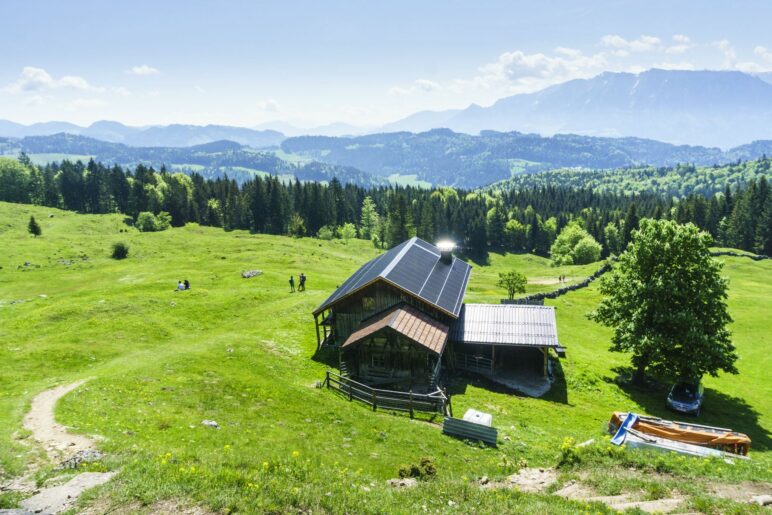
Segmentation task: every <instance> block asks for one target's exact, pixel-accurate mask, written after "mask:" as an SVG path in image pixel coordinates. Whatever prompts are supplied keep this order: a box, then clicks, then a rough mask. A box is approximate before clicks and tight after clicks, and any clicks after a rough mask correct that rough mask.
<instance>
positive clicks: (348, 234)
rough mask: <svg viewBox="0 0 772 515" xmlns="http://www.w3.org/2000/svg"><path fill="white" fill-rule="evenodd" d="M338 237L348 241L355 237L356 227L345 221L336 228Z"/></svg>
mask: <svg viewBox="0 0 772 515" xmlns="http://www.w3.org/2000/svg"><path fill="white" fill-rule="evenodd" d="M338 237H339V238H340V239H342V240H344V241H348V240H350V239H352V238H356V237H357V228H356V226H355V225H354V224H352V223H345V224H343V225H342V226H340V227H339V228H338Z"/></svg>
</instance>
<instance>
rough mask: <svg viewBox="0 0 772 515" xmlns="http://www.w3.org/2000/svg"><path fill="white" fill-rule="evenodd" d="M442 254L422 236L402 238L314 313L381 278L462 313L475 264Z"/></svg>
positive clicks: (357, 272) (350, 278)
mask: <svg viewBox="0 0 772 515" xmlns="http://www.w3.org/2000/svg"><path fill="white" fill-rule="evenodd" d="M440 257H441V255H440V250H439V249H438V248H437V247H435V246H434V245H432V244H431V243H427V242H425V241H424V240H422V239H420V238H415V237H414V238H411V239H409V240H407V241H405V242H402V243H400V244H399V245H397V246H396V247H394V248H393V249H391V250H389V251H387V252H385V253H383V254H381V255H380V256H378V257H376V258H375V259H372V260H370V261H368V262H367V263H365V264H364V265H362V266H361V267H360V268H359V270H357V271H356V272H354V274H353V275H352V276H351V277H349V278H348V279H346V281H345V282H344V283H343V284H342V285H341V286H340V287H339V288H338V289H337V290H335V291H334V292H333V294H332V295H330V296H329V297H328V298H327V300H325V301H324V302H323V303H322V304H321V305H320V306H319V307H318V308H316V309H315V310H314V314H318V313H320V312H321V311H323V310H325V309H328V308H330V307H331V306H332V305H333V304H335V303H336V302H338V301H340V300H341V299H344V298H345V297H347V296H348V295H350V294H352V293H354V292H356V291H358V290H360V289H361V288H363V287H365V286H367V285H368V284H370V283H372V282H374V281H376V280H379V279H380V280H384V281H385V282H388V283H391V284H393V285H394V286H396V287H398V288H400V289H402V290H405V291H407V292H409V293H410V294H412V295H414V296H416V297H418V298H420V299H421V300H423V301H425V302H427V303H428V304H431V305H433V306H435V307H437V308H439V309H440V310H442V311H445V312H447V313H449V314H451V315H453V316H454V317H458V315H459V312H460V311H461V305H462V301H463V299H464V292H465V291H466V285H467V283H468V282H469V274H470V273H471V271H472V267H471V266H469V265H468V264H467V263H465V262H464V261H463V260H461V259H458V258H457V257H453V258H452V259H451V260H450V261H449V262H448V261H445V260H442V259H440Z"/></svg>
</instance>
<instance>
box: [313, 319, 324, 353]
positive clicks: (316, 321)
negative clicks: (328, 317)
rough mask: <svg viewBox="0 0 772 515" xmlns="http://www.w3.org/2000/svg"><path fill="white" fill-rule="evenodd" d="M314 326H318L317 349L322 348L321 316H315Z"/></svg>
mask: <svg viewBox="0 0 772 515" xmlns="http://www.w3.org/2000/svg"><path fill="white" fill-rule="evenodd" d="M314 325H315V326H316V348H317V350H318V349H321V348H322V340H321V339H320V338H319V315H314Z"/></svg>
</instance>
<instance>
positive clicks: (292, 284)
mask: <svg viewBox="0 0 772 515" xmlns="http://www.w3.org/2000/svg"><path fill="white" fill-rule="evenodd" d="M289 283H290V293H293V292H294V291H295V276H293V275H291V276H290V280H289Z"/></svg>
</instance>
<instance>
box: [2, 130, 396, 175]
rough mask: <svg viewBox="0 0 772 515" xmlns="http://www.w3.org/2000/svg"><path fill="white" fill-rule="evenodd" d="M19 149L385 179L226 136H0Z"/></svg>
mask: <svg viewBox="0 0 772 515" xmlns="http://www.w3.org/2000/svg"><path fill="white" fill-rule="evenodd" d="M106 128H109V126H107V127H106ZM21 151H24V152H26V153H27V154H28V155H30V156H31V157H32V158H33V160H35V161H37V159H38V158H37V157H36V155H37V154H58V155H61V156H62V159H65V158H67V155H68V154H69V155H71V156H73V157H71V158H70V159H76V158H77V159H83V158H82V157H80V156H91V157H92V158H93V159H94V160H96V161H100V162H102V163H105V164H108V165H112V164H118V165H121V166H128V167H134V166H137V165H138V164H144V165H148V166H153V167H155V168H156V169H159V168H160V167H161V166H166V167H167V169H170V170H173V171H183V172H187V173H191V172H196V173H198V174H200V175H203V176H204V177H210V178H211V177H224V176H226V175H227V176H228V177H229V178H231V179H235V180H236V181H239V182H244V181H247V180H249V179H251V178H253V177H254V176H255V175H266V174H271V175H277V176H280V177H281V178H282V179H283V180H291V179H292V178H293V177H297V178H298V179H300V180H302V181H329V180H331V179H332V178H333V177H337V178H338V179H339V180H340V181H341V182H351V183H356V184H361V185H373V184H382V183H385V181H383V180H378V179H375V178H373V176H371V175H370V174H367V173H365V172H362V171H361V170H358V169H356V168H353V167H350V166H339V165H334V164H329V163H322V162H318V161H308V162H303V163H294V162H289V161H286V160H284V159H282V158H281V157H279V156H277V155H276V153H275V152H271V151H257V150H255V149H254V148H252V147H247V146H245V145H242V144H240V143H237V142H235V141H227V140H219V141H210V142H207V143H203V144H200V145H194V146H189V147H177V146H170V147H158V146H148V147H137V146H129V145H125V144H123V143H113V142H109V141H101V140H97V139H94V138H89V137H86V136H79V135H75V134H66V133H59V134H52V135H46V136H26V137H24V138H21V139H17V138H2V137H0V155H2V154H5V155H11V156H16V155H18V154H19V153H20V152H21ZM75 156H78V157H75ZM37 162H39V161H37ZM41 164H42V163H41Z"/></svg>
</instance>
